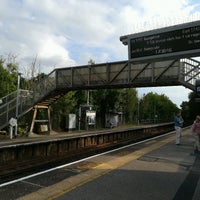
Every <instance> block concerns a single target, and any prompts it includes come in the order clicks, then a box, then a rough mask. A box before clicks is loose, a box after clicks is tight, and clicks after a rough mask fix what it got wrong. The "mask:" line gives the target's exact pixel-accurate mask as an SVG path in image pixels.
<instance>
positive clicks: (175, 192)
mask: <svg viewBox="0 0 200 200" xmlns="http://www.w3.org/2000/svg"><path fill="white" fill-rule="evenodd" d="M193 144H194V138H193V136H192V135H191V133H190V128H186V129H184V130H183V133H182V137H181V144H180V145H175V133H174V132H172V134H169V135H168V136H165V137H162V138H161V137H158V138H155V139H153V140H147V141H145V142H144V143H139V144H134V145H128V146H127V147H125V148H121V149H119V150H117V151H111V152H109V153H106V154H100V155H99V156H92V157H91V158H88V159H85V160H82V161H80V162H77V163H72V164H70V165H66V166H63V167H62V168H57V169H56V170H55V171H50V172H48V173H45V174H42V175H38V176H36V177H34V178H33V177H30V178H28V179H26V180H21V181H18V182H16V183H13V184H12V185H11V186H5V187H3V188H1V192H0V199H1V198H2V199H5V200H6V199H12V198H11V193H12V195H13V196H12V197H14V198H13V199H20V200H32V199H34V200H35V199H37V200H47V199H49V200H50V199H56V200H63V199H67V200H74V199H75V200H84V199H87V200H93V199H97V200H122V199H124V200H161V199H162V200H199V199H200V154H195V153H194V149H193ZM66 174H67V175H66ZM65 175H66V176H65ZM59 177H60V178H59ZM61 177H62V178H61ZM58 179H59V180H58ZM19 186H20V187H19ZM11 190H12V191H11Z"/></svg>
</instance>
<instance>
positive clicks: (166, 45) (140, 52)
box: [120, 21, 200, 61]
mask: <svg viewBox="0 0 200 200" xmlns="http://www.w3.org/2000/svg"><path fill="white" fill-rule="evenodd" d="M120 40H121V41H122V42H123V44H125V45H127V44H128V49H129V60H133V61H134V60H135V61H137V60H138V61H140V60H148V59H161V58H162V59H163V58H170V59H171V58H175V59H176V58H184V57H190V56H198V55H200V21H195V22H190V23H185V24H181V25H176V26H171V27H166V28H161V29H156V30H152V31H146V32H142V33H137V34H132V35H127V36H122V37H120Z"/></svg>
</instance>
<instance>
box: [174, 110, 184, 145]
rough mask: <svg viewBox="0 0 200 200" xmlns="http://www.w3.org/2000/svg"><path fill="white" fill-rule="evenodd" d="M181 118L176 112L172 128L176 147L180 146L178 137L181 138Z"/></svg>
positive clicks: (179, 113)
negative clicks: (174, 132)
mask: <svg viewBox="0 0 200 200" xmlns="http://www.w3.org/2000/svg"><path fill="white" fill-rule="evenodd" d="M183 122H184V121H183V118H182V116H181V112H180V111H179V112H177V113H176V115H175V116H174V128H175V131H176V142H175V144H176V145H180V137H181V132H182V127H183Z"/></svg>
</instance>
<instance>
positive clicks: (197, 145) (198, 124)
mask: <svg viewBox="0 0 200 200" xmlns="http://www.w3.org/2000/svg"><path fill="white" fill-rule="evenodd" d="M192 132H193V135H194V138H195V142H194V153H200V116H199V115H197V116H196V120H195V121H194V123H193V125H192Z"/></svg>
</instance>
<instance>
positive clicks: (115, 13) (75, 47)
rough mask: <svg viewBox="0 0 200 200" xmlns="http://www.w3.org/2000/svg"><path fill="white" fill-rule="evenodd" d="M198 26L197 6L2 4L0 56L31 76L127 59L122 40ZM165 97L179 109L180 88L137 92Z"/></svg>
mask: <svg viewBox="0 0 200 200" xmlns="http://www.w3.org/2000/svg"><path fill="white" fill-rule="evenodd" d="M196 20H200V2H199V0H167V1H163V0H115V1H113V0H0V56H3V57H7V58H8V59H14V60H15V62H17V63H19V66H20V68H19V71H20V72H22V73H23V76H26V77H28V76H29V75H30V66H31V65H32V64H33V62H34V60H36V66H37V71H38V72H40V73H41V72H44V73H50V72H51V71H52V70H53V69H55V68H61V67H72V66H79V65H86V64H87V63H88V61H89V60H90V59H92V60H94V61H95V63H105V62H115V61H121V60H127V59H128V50H127V46H124V45H123V44H122V43H121V42H120V40H119V38H120V36H122V35H127V34H132V33H137V32H141V31H147V30H152V29H156V28H161V27H165V26H171V25H175V24H180V23H185V22H190V21H196ZM148 92H154V93H157V94H165V95H166V96H168V97H169V99H170V100H171V101H172V102H173V103H175V104H177V106H180V104H181V103H182V101H188V94H189V92H191V91H190V90H189V89H186V88H184V87H183V86H177V87H159V88H141V89H138V95H139V96H140V97H142V96H143V95H144V94H146V93H148Z"/></svg>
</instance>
